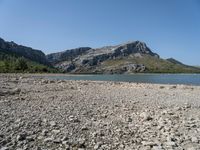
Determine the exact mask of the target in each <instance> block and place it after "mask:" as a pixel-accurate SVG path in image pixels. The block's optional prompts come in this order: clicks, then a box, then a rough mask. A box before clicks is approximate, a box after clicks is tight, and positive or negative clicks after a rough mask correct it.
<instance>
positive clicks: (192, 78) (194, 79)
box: [45, 74, 200, 86]
mask: <svg viewBox="0 0 200 150" xmlns="http://www.w3.org/2000/svg"><path fill="white" fill-rule="evenodd" d="M45 77H46V78H50V79H60V80H92V81H122V82H135V83H158V84H187V85H199V86H200V74H133V75H63V76H62V75H60V76H45Z"/></svg>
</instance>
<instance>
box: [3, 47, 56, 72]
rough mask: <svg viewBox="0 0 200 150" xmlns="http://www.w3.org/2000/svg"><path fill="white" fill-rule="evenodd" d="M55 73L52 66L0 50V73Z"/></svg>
mask: <svg viewBox="0 0 200 150" xmlns="http://www.w3.org/2000/svg"><path fill="white" fill-rule="evenodd" d="M43 72H44V73H45V72H48V73H56V72H59V71H58V70H57V69H55V68H53V67H48V66H45V65H42V64H39V63H36V62H33V61H30V60H28V59H26V58H24V57H21V56H18V55H16V54H15V53H11V52H8V51H5V50H0V73H43Z"/></svg>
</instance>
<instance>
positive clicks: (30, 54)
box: [0, 38, 48, 65]
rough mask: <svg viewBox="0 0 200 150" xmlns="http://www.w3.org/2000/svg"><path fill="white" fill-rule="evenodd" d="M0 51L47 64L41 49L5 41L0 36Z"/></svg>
mask: <svg viewBox="0 0 200 150" xmlns="http://www.w3.org/2000/svg"><path fill="white" fill-rule="evenodd" d="M0 51H3V52H4V53H10V54H11V53H12V54H13V55H16V56H21V57H24V58H27V59H29V60H31V61H35V62H38V63H41V64H45V65H46V64H48V61H47V60H46V57H45V54H44V53H43V52H42V51H40V50H35V49H32V48H30V47H26V46H22V45H18V44H16V43H14V42H6V41H4V40H3V39H2V38H0Z"/></svg>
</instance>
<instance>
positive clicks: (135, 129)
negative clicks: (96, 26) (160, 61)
mask: <svg viewBox="0 0 200 150" xmlns="http://www.w3.org/2000/svg"><path fill="white" fill-rule="evenodd" d="M16 149H17V150H29V149H33V150H71V149H72V150H87V149H89V150H90V149H91V150H117V149H119V150H132V149H133V150H134V149H137V150H151V149H153V150H162V149H167V150H168V149H177V150H199V149H200V87H198V86H186V85H158V84H136V83H122V82H101V81H61V80H48V79H44V78H32V77H31V75H5V74H2V75H0V150H16Z"/></svg>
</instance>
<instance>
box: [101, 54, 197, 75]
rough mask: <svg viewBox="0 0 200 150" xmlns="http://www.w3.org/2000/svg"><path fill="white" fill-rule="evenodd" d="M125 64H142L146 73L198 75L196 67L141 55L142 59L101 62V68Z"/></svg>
mask: <svg viewBox="0 0 200 150" xmlns="http://www.w3.org/2000/svg"><path fill="white" fill-rule="evenodd" d="M127 63H133V64H143V65H144V66H145V67H146V68H147V69H146V71H145V72H148V73H200V69H199V68H197V67H191V66H186V65H182V64H174V63H172V62H170V61H167V60H164V59H160V58H157V57H153V56H149V55H143V56H142V57H134V56H130V57H126V58H120V59H112V60H107V61H105V62H103V64H102V67H103V68H112V67H119V66H122V65H124V64H127Z"/></svg>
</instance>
